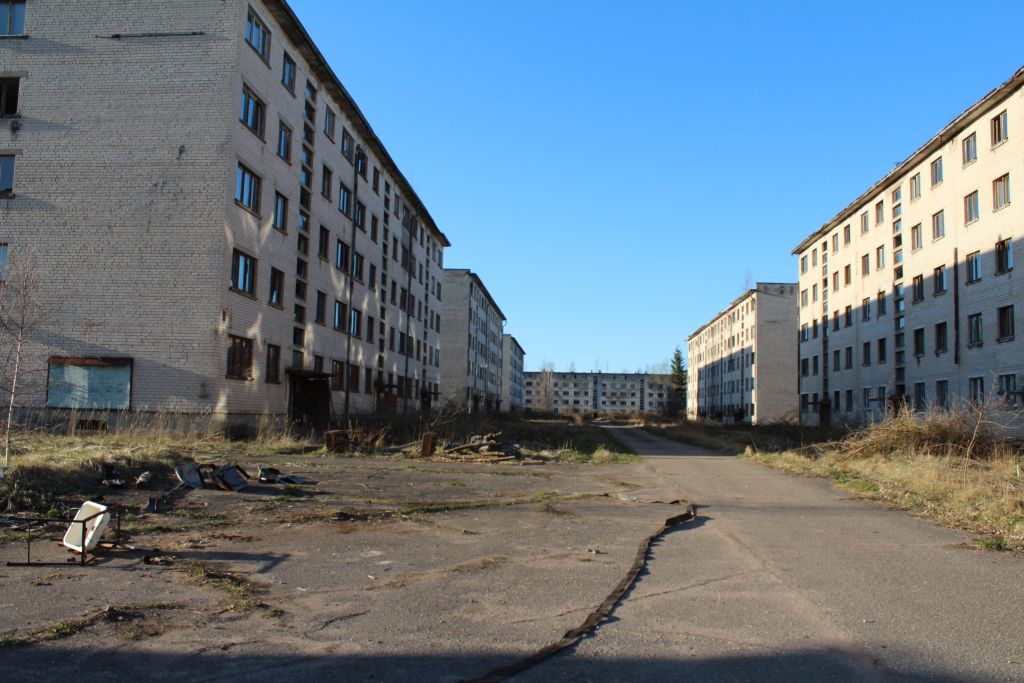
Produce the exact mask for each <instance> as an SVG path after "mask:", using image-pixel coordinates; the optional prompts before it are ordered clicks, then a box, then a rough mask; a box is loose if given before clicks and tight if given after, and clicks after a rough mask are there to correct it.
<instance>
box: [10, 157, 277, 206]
mask: <svg viewBox="0 0 1024 683" xmlns="http://www.w3.org/2000/svg"><path fill="white" fill-rule="evenodd" d="M12 158H13V157H12ZM2 161H3V157H0V166H2ZM2 175H3V174H2V168H0V190H3V181H2ZM235 202H237V203H238V204H240V205H241V206H244V207H245V208H247V209H249V210H250V211H252V212H253V213H256V214H258V213H259V212H260V177H259V176H258V175H256V174H255V173H253V172H252V171H250V170H249V169H248V168H246V167H245V166H244V165H243V164H238V174H237V175H236V176H235Z"/></svg>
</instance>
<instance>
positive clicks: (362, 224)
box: [355, 201, 366, 231]
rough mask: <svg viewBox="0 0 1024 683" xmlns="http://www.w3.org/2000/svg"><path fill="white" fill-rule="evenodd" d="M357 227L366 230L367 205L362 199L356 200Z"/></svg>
mask: <svg viewBox="0 0 1024 683" xmlns="http://www.w3.org/2000/svg"><path fill="white" fill-rule="evenodd" d="M355 221H356V227H359V228H362V229H363V231H365V230H366V205H365V204H363V203H362V202H360V201H357V202H356V217H355Z"/></svg>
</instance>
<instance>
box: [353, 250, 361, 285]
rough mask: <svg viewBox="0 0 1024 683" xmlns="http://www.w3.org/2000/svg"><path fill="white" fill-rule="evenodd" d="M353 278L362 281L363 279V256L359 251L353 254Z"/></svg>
mask: <svg viewBox="0 0 1024 683" xmlns="http://www.w3.org/2000/svg"><path fill="white" fill-rule="evenodd" d="M352 277H354V278H355V279H357V280H360V281H361V280H362V279H363V255H362V254H360V253H359V252H358V251H353V252H352Z"/></svg>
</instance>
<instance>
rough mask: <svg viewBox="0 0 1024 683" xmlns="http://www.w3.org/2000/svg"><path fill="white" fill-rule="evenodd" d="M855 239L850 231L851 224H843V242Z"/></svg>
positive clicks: (847, 242) (846, 242)
mask: <svg viewBox="0 0 1024 683" xmlns="http://www.w3.org/2000/svg"><path fill="white" fill-rule="evenodd" d="M852 240H853V236H852V234H851V233H850V226H849V225H844V226H843V244H849V243H850V242H851V241H852Z"/></svg>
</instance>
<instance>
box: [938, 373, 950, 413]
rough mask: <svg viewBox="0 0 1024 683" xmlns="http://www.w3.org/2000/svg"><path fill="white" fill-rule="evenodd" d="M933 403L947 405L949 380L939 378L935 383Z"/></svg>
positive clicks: (946, 406) (942, 406) (943, 406)
mask: <svg viewBox="0 0 1024 683" xmlns="http://www.w3.org/2000/svg"><path fill="white" fill-rule="evenodd" d="M935 405H937V406H938V407H940V408H948V407H949V380H945V379H940V380H939V381H937V382H936V383H935Z"/></svg>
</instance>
